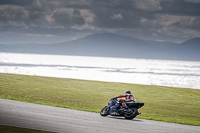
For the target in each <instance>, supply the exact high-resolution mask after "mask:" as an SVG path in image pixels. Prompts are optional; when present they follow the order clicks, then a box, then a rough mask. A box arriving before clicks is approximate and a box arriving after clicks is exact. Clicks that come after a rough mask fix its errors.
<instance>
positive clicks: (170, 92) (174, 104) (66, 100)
mask: <svg viewBox="0 0 200 133" xmlns="http://www.w3.org/2000/svg"><path fill="white" fill-rule="evenodd" d="M127 90H130V91H132V93H133V95H134V96H135V98H136V99H137V101H139V102H144V103H145V105H144V107H142V108H141V109H140V112H142V115H140V116H138V117H137V118H142V119H149V120H158V121H166V122H172V123H181V124H189V125H198V126H200V106H199V105H200V90H195V89H187V88H175V87H164V86H153V85H136V84H126V83H113V82H99V81H87V80H75V79H64V78H50V77H39V76H24V75H14V74H3V73H0V98H4V99H12V100H18V101H24V102H31V103H38V104H44V105H50V106H57V107H64V108H70V109H76V110H84V111H91V112H99V111H100V110H101V109H102V107H104V106H105V105H107V102H108V101H109V100H110V99H111V98H112V97H114V96H117V95H119V94H123V93H124V92H125V91H127Z"/></svg>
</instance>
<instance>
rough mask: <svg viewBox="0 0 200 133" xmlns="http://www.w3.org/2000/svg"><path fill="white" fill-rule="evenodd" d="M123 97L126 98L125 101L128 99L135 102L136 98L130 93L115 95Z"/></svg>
mask: <svg viewBox="0 0 200 133" xmlns="http://www.w3.org/2000/svg"><path fill="white" fill-rule="evenodd" d="M123 97H125V98H126V101H127V102H128V101H134V102H136V99H135V98H134V97H133V95H131V94H124V95H119V96H117V97H116V98H123Z"/></svg>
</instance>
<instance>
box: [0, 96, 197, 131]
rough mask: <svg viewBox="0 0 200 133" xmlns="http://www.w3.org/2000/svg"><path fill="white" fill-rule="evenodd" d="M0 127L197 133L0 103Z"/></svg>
mask: <svg viewBox="0 0 200 133" xmlns="http://www.w3.org/2000/svg"><path fill="white" fill-rule="evenodd" d="M0 125H10V126H15V127H23V128H30V129H37V130H43V131H52V132H61V133H106V132H107V133H122V132H135V133H200V126H189V125H181V124H174V123H166V122H158V121H150V120H143V119H133V120H125V119H124V118H123V117H111V116H108V117H101V116H100V115H99V114H98V113H91V112H84V111H77V110H71V109H65V108H58V107H51V106H44V105H38V104H32V103H24V102H18V101H13V100H5V99H0Z"/></svg>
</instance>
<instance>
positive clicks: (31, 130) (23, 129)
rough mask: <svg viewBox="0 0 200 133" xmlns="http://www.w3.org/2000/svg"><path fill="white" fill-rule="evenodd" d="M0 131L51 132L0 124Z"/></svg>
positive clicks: (16, 132) (5, 132)
mask: <svg viewBox="0 0 200 133" xmlns="http://www.w3.org/2000/svg"><path fill="white" fill-rule="evenodd" d="M0 133H51V132H46V131H39V130H33V129H26V128H19V127H11V126H4V125H0Z"/></svg>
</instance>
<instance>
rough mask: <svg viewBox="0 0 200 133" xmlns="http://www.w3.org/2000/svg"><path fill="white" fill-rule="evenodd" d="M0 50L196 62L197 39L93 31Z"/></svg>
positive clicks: (199, 42) (198, 58) (198, 52)
mask: <svg viewBox="0 0 200 133" xmlns="http://www.w3.org/2000/svg"><path fill="white" fill-rule="evenodd" d="M0 51H1V52H18V53H37V54H57V55H78V56H99V57H119V58H143V59H166V60H194V61H200V38H194V39H191V40H187V41H185V42H183V43H171V42H158V41H150V40H141V39H137V38H132V37H127V36H122V35H117V34H112V33H103V34H93V35H89V36H86V37H84V38H80V39H77V40H74V41H70V42H65V43H57V44H50V45H39V44H37V45H36V44H35V45H34V44H32V45H27V46H25V45H23V46H21V45H19V46H18V48H16V45H15V47H11V46H9V47H3V45H0Z"/></svg>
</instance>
